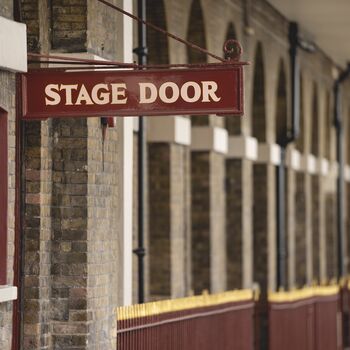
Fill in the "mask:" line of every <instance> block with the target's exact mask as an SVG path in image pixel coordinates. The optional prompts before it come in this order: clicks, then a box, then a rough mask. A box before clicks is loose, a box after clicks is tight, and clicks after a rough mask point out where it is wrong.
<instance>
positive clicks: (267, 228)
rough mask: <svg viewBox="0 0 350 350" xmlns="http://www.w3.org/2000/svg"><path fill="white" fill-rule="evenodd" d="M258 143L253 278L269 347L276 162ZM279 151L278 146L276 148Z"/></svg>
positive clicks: (264, 339) (262, 337)
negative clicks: (257, 291) (256, 285)
mask: <svg viewBox="0 0 350 350" xmlns="http://www.w3.org/2000/svg"><path fill="white" fill-rule="evenodd" d="M276 147H277V145H275V146H272V145H266V144H265V145H264V144H260V145H259V152H258V157H259V158H258V160H259V163H255V164H254V165H253V191H254V192H253V193H254V194H253V249H254V250H253V251H254V256H253V260H254V265H253V279H254V282H257V283H258V284H259V286H260V289H261V298H260V303H259V306H258V314H259V319H260V331H259V335H260V344H261V349H267V348H268V305H267V292H268V290H275V288H276V272H277V266H276V259H277V256H276V224H275V222H276V166H275V164H277V163H276V162H277V161H278V159H275V156H272V154H273V153H276V152H273V151H272V149H273V148H276ZM276 151H277V149H276Z"/></svg>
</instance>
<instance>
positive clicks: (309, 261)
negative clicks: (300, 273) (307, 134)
mask: <svg viewBox="0 0 350 350" xmlns="http://www.w3.org/2000/svg"><path fill="white" fill-rule="evenodd" d="M311 180H312V175H311V174H309V173H306V174H305V196H306V205H305V209H306V210H305V213H306V283H307V284H309V285H310V284H312V282H313V255H312V253H313V247H312V245H313V242H312V238H313V235H312V187H311Z"/></svg>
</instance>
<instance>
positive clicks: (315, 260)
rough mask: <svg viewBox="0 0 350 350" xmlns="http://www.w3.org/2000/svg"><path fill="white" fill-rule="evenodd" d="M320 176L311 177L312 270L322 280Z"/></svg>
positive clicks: (315, 279)
mask: <svg viewBox="0 0 350 350" xmlns="http://www.w3.org/2000/svg"><path fill="white" fill-rule="evenodd" d="M320 180H321V179H320V177H319V176H318V175H312V177H311V198H312V271H313V281H315V282H318V283H319V282H320Z"/></svg>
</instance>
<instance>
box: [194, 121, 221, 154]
mask: <svg viewBox="0 0 350 350" xmlns="http://www.w3.org/2000/svg"><path fill="white" fill-rule="evenodd" d="M191 150H192V151H214V152H217V153H222V154H226V153H227V151H228V133H227V130H226V129H224V128H220V127H216V126H214V127H213V126H195V127H193V128H192V144H191Z"/></svg>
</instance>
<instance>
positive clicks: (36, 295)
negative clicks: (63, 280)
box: [23, 122, 51, 349]
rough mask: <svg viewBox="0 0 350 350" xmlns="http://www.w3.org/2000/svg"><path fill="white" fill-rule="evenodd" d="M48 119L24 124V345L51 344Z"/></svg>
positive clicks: (41, 345) (39, 345)
mask: <svg viewBox="0 0 350 350" xmlns="http://www.w3.org/2000/svg"><path fill="white" fill-rule="evenodd" d="M49 132H50V122H43V123H41V122H27V123H26V126H25V136H24V137H25V142H24V144H25V151H24V165H25V175H24V176H25V217H24V223H23V230H24V242H23V247H24V272H23V274H24V284H23V289H24V310H25V312H24V315H23V333H24V336H23V348H24V349H31V348H33V347H35V348H37V349H47V348H49V346H50V327H49V315H50V314H49V307H50V272H51V265H50V256H51V254H50V251H51V244H50V238H51V220H50V215H51V208H50V201H51V159H50V148H51V145H50V143H51V140H50V139H49Z"/></svg>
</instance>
